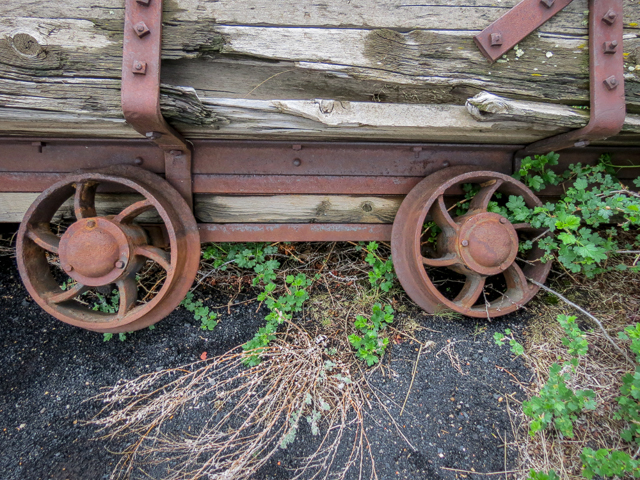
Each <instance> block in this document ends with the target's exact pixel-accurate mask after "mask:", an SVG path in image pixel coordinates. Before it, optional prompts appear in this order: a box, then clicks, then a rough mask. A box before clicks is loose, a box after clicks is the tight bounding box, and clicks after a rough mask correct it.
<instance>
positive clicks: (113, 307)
mask: <svg viewBox="0 0 640 480" xmlns="http://www.w3.org/2000/svg"><path fill="white" fill-rule="evenodd" d="M96 297H98V302H99V303H94V304H93V307H92V308H91V309H92V310H94V311H96V312H103V313H118V307H119V305H120V292H118V290H114V291H112V292H111V298H110V299H107V298H105V296H104V295H102V294H100V293H98V292H96Z"/></svg>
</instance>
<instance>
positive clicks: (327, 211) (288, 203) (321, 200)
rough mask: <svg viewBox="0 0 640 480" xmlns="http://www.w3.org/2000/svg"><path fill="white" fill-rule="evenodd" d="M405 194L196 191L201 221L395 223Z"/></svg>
mask: <svg viewBox="0 0 640 480" xmlns="http://www.w3.org/2000/svg"><path fill="white" fill-rule="evenodd" d="M403 198H404V197H403V196H389V197H372V196H362V197H357V196H348V195H273V196H221V195H219V196H218V195H207V194H198V195H195V201H194V203H195V207H194V210H195V215H196V219H197V220H198V221H199V222H205V223H208V222H212V223H271V222H276V223H392V222H393V219H394V218H395V215H396V212H397V211H398V208H399V207H400V203H401V202H402V199H403Z"/></svg>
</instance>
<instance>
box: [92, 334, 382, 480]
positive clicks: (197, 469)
mask: <svg viewBox="0 0 640 480" xmlns="http://www.w3.org/2000/svg"><path fill="white" fill-rule="evenodd" d="M326 342H327V339H326V337H316V338H313V337H311V336H310V335H309V334H308V333H307V332H306V331H304V330H302V329H301V328H299V327H296V326H294V325H293V324H290V323H289V324H288V325H287V330H286V332H284V333H283V334H281V335H279V336H278V338H277V339H276V340H274V341H273V342H272V344H271V345H270V346H269V347H268V348H267V349H266V350H265V351H264V352H262V357H263V361H262V363H260V365H258V366H256V367H251V368H248V367H245V366H244V365H243V364H242V361H243V359H245V358H246V357H247V353H245V352H242V350H241V348H240V347H238V348H235V349H234V350H232V351H230V352H228V353H226V354H224V355H221V356H219V357H216V358H213V359H211V360H208V361H205V362H197V363H194V364H191V365H187V366H184V367H179V368H173V369H169V370H163V371H159V372H155V373H150V374H147V375H143V376H141V377H139V378H136V379H134V380H129V381H125V382H121V383H119V384H117V385H115V386H114V387H112V388H111V389H110V390H108V391H106V392H105V393H103V394H101V395H99V396H98V397H97V399H98V400H100V401H102V402H103V403H104V404H105V406H104V408H103V410H102V411H101V412H100V414H99V415H98V416H97V418H95V419H94V420H92V421H91V423H93V424H96V425H99V426H100V427H101V430H102V431H106V432H107V434H106V435H105V437H107V438H117V437H126V438H127V439H129V440H130V439H131V438H133V441H131V443H130V445H129V446H128V448H126V449H125V451H124V452H122V453H123V457H122V459H121V461H120V462H119V464H118V466H117V468H116V470H115V471H114V474H113V478H127V477H129V476H130V475H131V473H132V472H133V470H134V469H137V468H139V466H140V465H144V464H145V463H146V464H149V463H151V464H165V465H166V467H168V468H167V471H168V473H167V474H166V476H164V477H163V478H165V479H167V480H173V479H176V480H177V479H187V478H189V479H196V478H198V479H199V478H209V479H219V480H222V479H234V480H236V479H237V480H241V479H248V478H250V477H251V476H252V475H254V474H255V473H256V472H257V471H258V470H259V469H260V468H261V467H263V466H264V465H266V464H267V462H269V460H270V459H271V457H272V456H273V455H274V454H275V453H276V452H277V451H278V450H279V449H280V448H287V446H288V445H290V444H291V443H292V442H294V441H295V436H296V432H297V430H298V428H300V427H301V426H302V424H303V423H307V424H309V426H310V428H311V430H312V431H313V432H314V433H315V434H317V435H318V445H317V446H314V448H315V450H314V451H313V453H311V454H310V455H308V456H307V457H306V458H304V459H302V460H301V463H300V464H299V467H298V469H297V470H296V471H295V472H293V475H292V478H295V479H300V478H304V479H305V480H311V479H315V478H328V477H329V475H330V474H331V476H332V478H333V477H335V478H343V477H344V476H345V474H346V472H347V470H349V468H351V467H352V466H353V465H354V464H359V465H360V468H361V469H362V463H363V461H365V460H366V459H367V458H368V459H370V461H371V466H372V468H371V469H370V471H371V477H375V468H373V458H372V457H371V454H370V448H369V442H368V440H367V437H366V433H365V429H364V423H363V412H362V408H363V406H364V405H365V404H366V402H367V400H366V396H365V393H364V392H363V388H362V385H364V384H365V383H364V382H363V381H362V380H363V378H362V376H361V373H360V369H359V368H358V367H357V365H356V364H355V363H354V364H349V363H346V362H345V361H344V360H342V359H341V358H340V357H339V356H336V355H335V354H330V353H333V352H332V351H329V350H328V349H327V345H326ZM336 350H337V349H336ZM333 351H335V350H333ZM350 357H351V358H353V356H352V355H351V356H350ZM347 358H349V357H347ZM189 409H210V414H209V415H208V416H207V418H208V419H207V420H206V422H205V423H204V424H201V425H199V426H196V425H193V427H194V428H191V427H190V431H188V432H184V431H177V429H176V428H175V427H173V425H172V423H173V422H172V420H173V419H174V416H175V417H176V418H177V417H178V416H179V415H182V416H183V418H184V417H185V416H188V410H189ZM352 425H353V426H354V427H355V428H353V429H350V431H351V434H350V435H349V437H350V438H349V440H348V441H347V443H348V444H349V445H350V446H348V447H345V445H344V442H343V440H345V441H346V438H345V433H346V432H347V428H348V427H349V426H352ZM321 432H322V433H321ZM353 432H355V434H354V433H353ZM340 446H341V451H343V452H344V451H345V448H348V449H349V452H348V458H347V460H346V461H344V459H343V460H342V461H341V462H340V465H337V462H336V455H337V453H338V448H339V447H340ZM361 473H362V472H361Z"/></svg>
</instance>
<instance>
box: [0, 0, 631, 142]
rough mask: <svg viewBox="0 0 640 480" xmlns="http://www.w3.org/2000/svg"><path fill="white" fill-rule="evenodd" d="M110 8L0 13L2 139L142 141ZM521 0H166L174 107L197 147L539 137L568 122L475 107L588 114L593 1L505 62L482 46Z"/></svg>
mask: <svg viewBox="0 0 640 480" xmlns="http://www.w3.org/2000/svg"><path fill="white" fill-rule="evenodd" d="M98 3H99V4H95V2H94V3H86V2H83V1H81V0H67V1H65V2H41V1H39V0H12V1H11V2H3V4H2V5H0V16H1V17H2V22H0V130H1V131H3V132H5V133H8V134H19V135H36V136H44V135H54V136H110V137H136V136H137V134H136V133H135V132H134V131H133V130H132V129H130V128H129V127H128V126H127V125H126V124H125V123H124V121H123V118H122V115H121V112H120V90H119V89H120V69H121V53H122V52H121V49H122V28H123V15H124V10H123V6H124V2H123V0H103V1H101V2H98ZM515 3H517V0H502V1H500V2H497V3H496V2H489V1H487V0H454V1H449V0H434V1H432V2H429V4H428V5H420V4H415V2H414V3H411V4H409V3H407V2H404V1H402V0H351V1H350V2H344V1H342V0H329V1H327V2H322V3H317V2H313V1H311V0H282V1H280V2H278V4H277V8H274V3H273V2H272V1H269V0H246V1H237V0H236V1H233V0H220V1H216V2H210V1H206V0H165V6H164V18H163V20H164V34H163V35H164V36H163V59H164V61H163V66H162V76H163V83H164V84H166V89H165V90H164V92H163V95H162V105H163V112H164V113H165V115H166V116H167V117H168V118H169V119H170V121H171V122H172V123H173V124H174V125H175V126H176V127H177V128H178V129H179V130H180V131H182V132H183V133H184V134H185V135H187V136H189V137H193V138H203V137H207V138H211V137H216V138H268V139H271V138H273V139H305V138H314V139H356V140H357V139H362V140H370V139H380V140H395V141H443V142H449V141H458V142H482V143H527V142H530V141H533V140H536V139H539V138H543V137H546V136H549V135H551V134H554V133H559V132H561V131H564V130H566V129H567V128H568V127H567V126H566V125H564V124H563V122H559V123H558V124H556V123H553V122H547V123H546V124H542V123H541V122H538V123H536V122H531V121H530V120H529V119H523V118H517V119H513V118H512V119H508V120H505V119H498V118H496V119H493V120H492V121H490V122H481V121H478V120H477V119H475V118H474V117H472V116H471V115H470V114H469V113H468V112H467V111H466V110H465V109H464V104H465V102H466V100H467V99H468V98H471V97H473V96H475V95H476V94H478V93H481V92H484V91H487V92H490V93H493V94H496V95H500V96H504V97H508V98H511V99H517V100H525V101H538V102H546V103H557V104H564V105H585V104H586V103H587V102H588V52H587V42H586V40H587V37H586V35H587V29H586V22H585V20H586V16H585V11H586V10H587V0H575V1H574V2H572V3H571V4H570V5H569V6H568V7H567V8H565V10H563V11H562V12H560V13H559V14H558V15H557V16H555V17H554V18H553V19H552V20H550V21H549V22H547V23H546V24H544V25H543V26H542V27H541V28H540V29H539V31H536V32H534V33H533V34H532V35H530V36H529V37H527V38H526V39H525V40H524V41H523V42H521V44H520V49H521V50H522V51H523V52H524V53H523V54H519V55H516V53H515V52H514V51H511V52H509V53H508V54H507V55H506V58H504V59H501V60H500V61H499V62H498V63H496V64H494V65H489V64H488V62H487V61H486V60H485V59H484V57H482V55H481V54H480V52H479V51H478V50H477V48H476V46H475V45H474V43H473V41H472V37H473V35H474V34H476V33H477V32H478V31H480V30H481V29H482V28H484V27H486V26H487V25H489V24H490V23H491V22H492V21H493V20H495V19H497V18H498V17H499V16H500V15H502V14H503V13H504V12H506V11H507V10H508V9H509V8H511V7H512V6H513V5H514V4H515ZM622 21H623V22H624V26H625V37H624V55H625V72H626V73H625V82H626V94H627V106H628V112H629V113H632V114H633V113H640V38H638V35H639V34H640V28H639V27H638V24H639V23H640V4H639V3H638V2H637V0H625V2H624V16H623V19H622ZM180 87H182V88H180ZM191 88H193V89H195V91H194V90H191ZM315 99H322V100H315ZM569 128H570V127H569ZM637 140H638V139H637V136H636V135H631V134H626V135H621V136H620V138H618V139H616V140H615V142H616V143H620V142H623V143H624V142H626V143H636V142H637Z"/></svg>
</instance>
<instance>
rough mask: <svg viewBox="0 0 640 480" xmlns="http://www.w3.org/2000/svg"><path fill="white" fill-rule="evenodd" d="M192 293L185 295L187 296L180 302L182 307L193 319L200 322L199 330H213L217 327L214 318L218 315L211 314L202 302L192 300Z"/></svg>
mask: <svg viewBox="0 0 640 480" xmlns="http://www.w3.org/2000/svg"><path fill="white" fill-rule="evenodd" d="M193 298H194V297H193V293H191V292H189V293H187V296H186V297H185V298H184V300H182V303H180V305H182V306H183V307H184V308H186V309H187V311H189V312H191V313H193V318H195V319H196V320H200V328H202V330H213V329H214V328H216V325H218V322H217V321H216V318H218V314H217V313H215V312H212V311H211V310H210V309H209V307H207V306H205V305H203V303H202V300H194V299H193Z"/></svg>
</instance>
